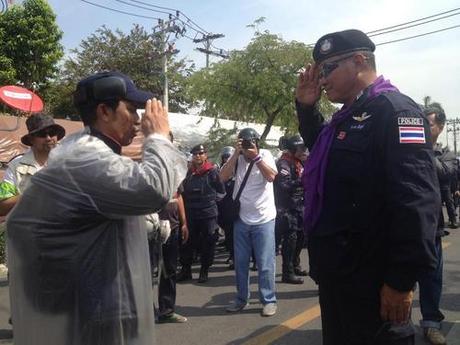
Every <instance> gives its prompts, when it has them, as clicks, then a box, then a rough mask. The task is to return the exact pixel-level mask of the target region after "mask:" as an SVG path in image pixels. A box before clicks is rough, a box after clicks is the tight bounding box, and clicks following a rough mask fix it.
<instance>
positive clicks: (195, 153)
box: [192, 151, 206, 156]
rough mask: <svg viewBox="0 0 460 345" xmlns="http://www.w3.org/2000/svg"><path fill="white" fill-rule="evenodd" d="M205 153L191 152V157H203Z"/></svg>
mask: <svg viewBox="0 0 460 345" xmlns="http://www.w3.org/2000/svg"><path fill="white" fill-rule="evenodd" d="M205 153H206V152H204V151H199V152H193V153H192V155H193V156H197V155H199V156H201V155H204V154H205Z"/></svg>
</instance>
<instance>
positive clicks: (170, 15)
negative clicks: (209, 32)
mask: <svg viewBox="0 0 460 345" xmlns="http://www.w3.org/2000/svg"><path fill="white" fill-rule="evenodd" d="M115 1H117V2H119V3H122V4H125V5H128V6H132V7H135V8H140V9H143V10H147V11H152V12H157V13H163V14H167V15H168V17H169V19H170V20H177V21H179V22H181V23H182V24H183V25H184V26H186V27H188V28H190V29H192V30H194V31H196V32H198V33H201V34H203V35H205V33H204V32H203V31H199V30H197V29H196V28H194V27H193V26H191V25H190V24H189V23H187V22H185V21H183V20H182V19H181V18H179V16H178V14H179V11H177V12H176V14H173V13H171V12H167V11H162V10H154V9H152V8H150V7H144V6H140V5H136V4H133V3H130V2H127V1H124V0H115ZM131 1H133V2H140V3H142V2H141V1H134V0H131Z"/></svg>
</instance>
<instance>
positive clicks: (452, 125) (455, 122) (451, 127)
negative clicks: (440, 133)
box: [446, 118, 460, 156]
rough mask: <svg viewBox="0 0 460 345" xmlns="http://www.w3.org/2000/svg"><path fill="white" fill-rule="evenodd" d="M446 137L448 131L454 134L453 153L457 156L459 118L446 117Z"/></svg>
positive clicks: (459, 128) (459, 129)
mask: <svg viewBox="0 0 460 345" xmlns="http://www.w3.org/2000/svg"><path fill="white" fill-rule="evenodd" d="M446 124H447V130H446V132H447V137H448V136H449V133H450V132H452V133H453V134H454V153H455V156H457V134H458V132H459V131H460V119H459V118H455V119H448V120H447V122H446Z"/></svg>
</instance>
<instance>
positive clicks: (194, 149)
mask: <svg viewBox="0 0 460 345" xmlns="http://www.w3.org/2000/svg"><path fill="white" fill-rule="evenodd" d="M196 152H208V150H206V147H204V145H203V144H198V145H195V146H193V147H192V149H191V150H190V153H196Z"/></svg>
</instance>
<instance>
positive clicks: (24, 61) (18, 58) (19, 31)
mask: <svg viewBox="0 0 460 345" xmlns="http://www.w3.org/2000/svg"><path fill="white" fill-rule="evenodd" d="M61 38H62V31H61V30H60V29H59V27H58V26H57V24H56V15H55V14H54V12H53V10H52V9H51V7H50V5H49V4H48V2H47V1H46V0H24V1H23V3H22V4H21V5H14V6H11V7H10V8H9V10H8V11H7V12H5V13H4V14H2V15H0V39H1V42H2V44H1V45H0V68H4V67H6V68H7V70H3V69H2V73H0V81H2V82H9V83H12V82H18V83H22V84H24V86H25V87H26V88H31V87H32V85H34V83H36V84H37V85H38V86H42V85H45V86H46V84H47V82H48V81H49V79H50V78H52V77H53V76H54V75H55V73H56V72H57V63H58V62H59V60H60V59H61V57H62V56H63V48H62V46H61V44H60V43H59V42H60V40H61Z"/></svg>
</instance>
